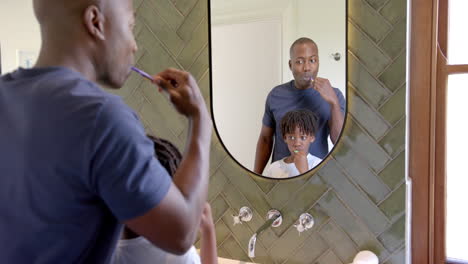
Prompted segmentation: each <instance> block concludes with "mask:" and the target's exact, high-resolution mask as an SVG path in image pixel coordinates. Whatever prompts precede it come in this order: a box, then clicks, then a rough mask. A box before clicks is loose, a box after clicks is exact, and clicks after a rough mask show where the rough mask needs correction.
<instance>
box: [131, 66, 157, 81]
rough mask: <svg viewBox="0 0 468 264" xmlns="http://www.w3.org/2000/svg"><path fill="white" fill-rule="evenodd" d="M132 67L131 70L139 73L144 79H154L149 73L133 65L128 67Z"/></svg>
mask: <svg viewBox="0 0 468 264" xmlns="http://www.w3.org/2000/svg"><path fill="white" fill-rule="evenodd" d="M130 68H131V69H132V71H134V72H136V73H138V74H140V75H141V76H143V77H145V78H146V79H148V80H150V81H154V79H153V77H152V76H151V75H149V74H148V73H146V72H144V71H142V70H140V69H138V68H137V67H135V66H132V67H130Z"/></svg>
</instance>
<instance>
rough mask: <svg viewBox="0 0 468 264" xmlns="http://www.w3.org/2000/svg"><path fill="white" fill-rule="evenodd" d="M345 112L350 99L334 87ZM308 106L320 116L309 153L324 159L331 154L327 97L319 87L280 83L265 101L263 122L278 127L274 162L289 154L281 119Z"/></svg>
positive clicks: (291, 82) (275, 128) (276, 129)
mask: <svg viewBox="0 0 468 264" xmlns="http://www.w3.org/2000/svg"><path fill="white" fill-rule="evenodd" d="M333 90H334V91H335V93H336V95H337V97H338V101H339V104H340V108H341V111H342V112H343V113H344V111H345V105H346V101H345V99H344V96H343V94H342V93H341V91H340V90H339V89H337V88H333ZM298 109H308V110H310V111H312V112H314V113H315V114H316V115H317V117H318V129H317V133H316V134H315V141H314V142H313V143H312V144H310V146H309V153H310V154H312V155H314V156H316V157H319V158H321V159H323V158H324V157H325V156H326V155H327V154H328V141H327V139H328V136H329V134H330V129H329V127H328V121H329V120H330V118H331V112H330V110H331V108H330V104H329V103H327V102H326V101H325V100H323V98H322V96H321V95H320V93H319V92H318V91H316V90H315V89H312V88H310V89H305V90H301V89H297V88H296V87H295V86H294V80H292V81H290V82H287V83H283V84H281V85H278V86H276V87H275V88H273V90H271V91H270V93H269V94H268V97H267V99H266V103H265V113H264V114H263V125H265V126H267V127H271V128H273V129H274V131H275V132H274V133H275V143H274V147H273V157H272V162H275V161H277V160H280V159H282V158H285V157H287V156H289V155H290V154H291V153H290V152H289V149H288V146H287V145H286V143H285V142H284V139H283V135H282V134H281V127H280V123H281V119H282V118H283V116H284V115H285V114H286V113H287V112H289V111H292V110H298Z"/></svg>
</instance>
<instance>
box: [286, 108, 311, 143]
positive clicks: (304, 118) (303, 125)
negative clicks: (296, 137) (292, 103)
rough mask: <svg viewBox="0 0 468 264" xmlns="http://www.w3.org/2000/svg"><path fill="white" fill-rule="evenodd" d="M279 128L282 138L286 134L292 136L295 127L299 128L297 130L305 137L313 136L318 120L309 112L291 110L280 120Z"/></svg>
mask: <svg viewBox="0 0 468 264" xmlns="http://www.w3.org/2000/svg"><path fill="white" fill-rule="evenodd" d="M280 127H281V134H282V135H283V138H284V137H285V136H286V134H293V133H294V130H296V127H299V130H300V131H301V132H302V133H304V134H306V135H311V136H315V133H316V132H317V127H318V119H317V116H316V115H315V114H314V113H313V112H312V111H310V110H307V109H299V110H293V111H289V112H287V113H286V114H285V115H284V116H283V118H281V123H280Z"/></svg>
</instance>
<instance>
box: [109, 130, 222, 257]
mask: <svg viewBox="0 0 468 264" xmlns="http://www.w3.org/2000/svg"><path fill="white" fill-rule="evenodd" d="M148 137H149V138H150V139H151V140H152V141H153V144H154V150H155V156H156V157H157V159H158V160H159V162H160V163H161V165H162V166H163V167H164V168H165V169H166V170H167V172H168V173H169V175H171V176H173V175H174V173H175V171H176V170H177V168H178V167H179V164H180V161H181V159H182V155H181V153H180V152H179V150H178V149H177V148H176V147H175V146H174V145H173V144H172V143H171V142H169V141H167V140H165V139H162V138H157V137H154V136H151V135H148ZM200 233H201V247H200V256H198V254H197V251H196V249H195V247H194V246H192V247H191V248H190V249H189V251H187V252H186V253H185V254H183V255H181V256H178V255H173V254H170V253H167V252H165V251H164V250H162V249H160V248H158V247H156V246H155V245H153V244H152V243H151V242H149V241H148V240H146V239H145V238H144V237H142V236H138V235H137V234H135V233H134V232H132V231H131V230H130V229H128V228H127V227H125V228H124V230H123V233H122V238H121V239H120V240H119V242H118V244H117V248H116V250H115V253H114V256H113V260H112V264H150V263H161V264H216V263H217V250H216V234H215V227H214V223H213V218H212V215H211V207H210V204H209V203H205V206H204V208H203V213H202V217H201V222H200Z"/></svg>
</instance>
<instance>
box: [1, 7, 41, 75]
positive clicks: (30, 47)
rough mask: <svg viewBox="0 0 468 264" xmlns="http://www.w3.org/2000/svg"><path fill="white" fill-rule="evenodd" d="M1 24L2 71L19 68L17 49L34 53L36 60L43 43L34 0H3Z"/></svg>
mask: <svg viewBox="0 0 468 264" xmlns="http://www.w3.org/2000/svg"><path fill="white" fill-rule="evenodd" d="M12 21H14V24H12ZM0 25H1V26H0V45H1V49H2V61H1V64H2V73H6V72H10V71H13V70H15V69H16V68H18V64H17V50H21V51H25V52H28V53H32V55H31V56H32V58H34V60H33V62H35V58H36V56H37V55H36V54H37V53H38V52H39V48H40V45H41V36H40V32H39V25H38V23H37V21H36V18H35V17H34V13H33V9H32V1H30V0H2V3H1V4H0ZM31 64H32V63H31Z"/></svg>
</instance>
